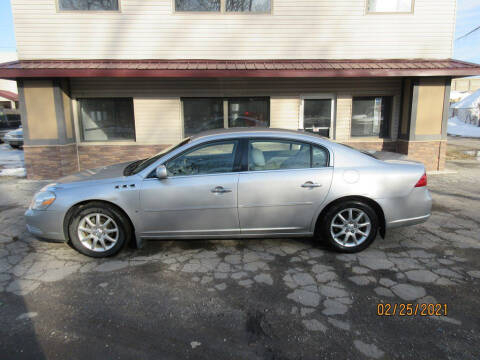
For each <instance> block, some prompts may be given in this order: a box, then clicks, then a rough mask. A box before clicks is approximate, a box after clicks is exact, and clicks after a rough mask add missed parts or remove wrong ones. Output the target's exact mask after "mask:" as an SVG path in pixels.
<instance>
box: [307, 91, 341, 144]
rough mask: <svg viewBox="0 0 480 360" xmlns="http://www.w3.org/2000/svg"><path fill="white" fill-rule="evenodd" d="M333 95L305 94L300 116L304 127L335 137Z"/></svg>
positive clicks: (327, 136)
mask: <svg viewBox="0 0 480 360" xmlns="http://www.w3.org/2000/svg"><path fill="white" fill-rule="evenodd" d="M334 104H335V99H334V96H333V95H308V96H303V98H302V106H301V109H300V111H301V113H300V118H301V121H302V122H303V129H305V130H307V131H311V132H314V133H317V134H319V135H322V136H325V137H326V138H333V131H332V129H333V122H334V121H333V119H334V114H335V107H334Z"/></svg>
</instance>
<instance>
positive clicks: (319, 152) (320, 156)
mask: <svg viewBox="0 0 480 360" xmlns="http://www.w3.org/2000/svg"><path fill="white" fill-rule="evenodd" d="M326 166H328V153H327V150H326V149H324V148H321V147H319V146H315V145H313V146H312V168H319V167H326Z"/></svg>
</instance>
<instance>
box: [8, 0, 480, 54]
mask: <svg viewBox="0 0 480 360" xmlns="http://www.w3.org/2000/svg"><path fill="white" fill-rule="evenodd" d="M431 1H433V0H431ZM478 26H480V0H457V23H456V28H455V39H458V38H459V37H461V36H463V35H465V34H466V33H468V32H469V31H471V30H473V29H475V28H476V27H478ZM0 51H15V35H14V32H13V19H12V11H11V9H10V0H0ZM453 58H455V59H459V60H464V61H471V62H476V63H480V28H479V29H478V30H477V31H475V32H474V33H472V34H471V35H469V36H467V37H465V38H462V39H458V40H455V46H454V52H453Z"/></svg>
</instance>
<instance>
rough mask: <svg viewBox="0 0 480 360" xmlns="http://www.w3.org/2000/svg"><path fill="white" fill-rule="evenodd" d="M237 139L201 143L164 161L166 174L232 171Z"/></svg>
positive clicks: (183, 174)
mask: <svg viewBox="0 0 480 360" xmlns="http://www.w3.org/2000/svg"><path fill="white" fill-rule="evenodd" d="M237 146H238V141H237V140H234V141H222V142H215V143H211V144H207V145H202V146H199V147H196V148H194V149H193V150H190V151H187V152H185V153H183V154H182V155H180V156H178V157H176V158H174V159H172V160H169V161H168V162H167V163H166V168H167V172H168V176H186V175H205V174H218V173H229V172H233V171H234V170H233V168H234V162H235V154H236V151H237Z"/></svg>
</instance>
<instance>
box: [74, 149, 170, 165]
mask: <svg viewBox="0 0 480 360" xmlns="http://www.w3.org/2000/svg"><path fill="white" fill-rule="evenodd" d="M168 146H169V145H79V146H78V158H79V160H80V169H81V170H85V169H93V168H97V167H100V166H106V165H112V164H116V163H120V162H126V161H133V160H139V159H144V158H147V157H150V156H152V155H155V154H157V153H158V152H160V151H161V150H163V149H165V148H166V147H168Z"/></svg>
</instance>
